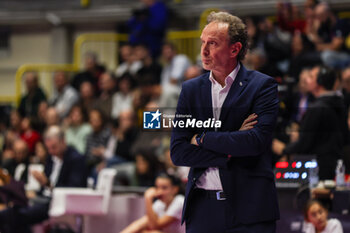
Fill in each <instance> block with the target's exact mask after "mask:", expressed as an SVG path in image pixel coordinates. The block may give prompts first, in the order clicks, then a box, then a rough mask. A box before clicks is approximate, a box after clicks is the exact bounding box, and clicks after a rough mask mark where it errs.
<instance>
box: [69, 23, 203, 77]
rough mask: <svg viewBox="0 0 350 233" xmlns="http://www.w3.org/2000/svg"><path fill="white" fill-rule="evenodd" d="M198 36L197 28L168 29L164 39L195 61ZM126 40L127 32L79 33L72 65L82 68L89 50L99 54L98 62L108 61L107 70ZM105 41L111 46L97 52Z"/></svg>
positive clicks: (198, 48)
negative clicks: (83, 59) (189, 29)
mask: <svg viewBox="0 0 350 233" xmlns="http://www.w3.org/2000/svg"><path fill="white" fill-rule="evenodd" d="M199 37H200V31H199V30H194V31H170V32H168V33H167V37H166V39H167V40H168V41H170V42H172V43H174V44H175V45H176V47H177V49H178V52H179V53H182V54H186V55H187V56H188V57H189V58H190V59H191V60H192V61H193V62H195V61H196V58H197V55H198V54H199V51H200V43H199ZM126 41H128V35H127V34H117V33H93V34H83V35H80V36H79V37H77V39H76V40H75V43H74V65H76V66H77V67H79V68H82V67H83V63H82V57H83V56H84V54H85V53H86V52H88V51H89V52H96V53H98V54H99V55H100V57H99V60H100V62H102V63H104V62H105V63H109V64H107V66H108V68H109V70H113V69H115V68H116V65H117V64H118V47H119V43H120V42H126ZM106 42H111V43H112V44H111V45H112V46H110V47H109V49H102V50H104V51H106V53H103V52H102V53H101V52H99V51H101V48H100V47H101V46H107V45H106V44H105V43H106ZM101 43H102V44H101ZM89 44H90V45H89ZM98 44H100V45H98ZM113 45H114V46H113ZM84 46H85V48H84ZM99 46H100V47H99ZM105 56H108V57H109V58H110V59H106V57H105ZM111 58H112V59H111Z"/></svg>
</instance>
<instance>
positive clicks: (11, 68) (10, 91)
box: [0, 32, 51, 100]
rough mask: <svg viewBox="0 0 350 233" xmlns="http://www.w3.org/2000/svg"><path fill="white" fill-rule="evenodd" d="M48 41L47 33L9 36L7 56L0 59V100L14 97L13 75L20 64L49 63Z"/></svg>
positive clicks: (45, 83)
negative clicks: (5, 97) (4, 97)
mask: <svg viewBox="0 0 350 233" xmlns="http://www.w3.org/2000/svg"><path fill="white" fill-rule="evenodd" d="M50 39H51V38H50V33H49V32H48V33H33V34H27V33H26V34H12V35H11V36H10V52H9V56H8V57H6V58H0V100H1V97H3V96H14V95H15V73H16V71H17V69H18V68H19V67H20V66H21V65H22V64H28V63H31V64H33V63H49V62H50V46H51V43H50ZM44 81H45V80H41V82H43V84H44V85H45V86H47V85H48V84H47V82H44ZM46 81H47V80H46Z"/></svg>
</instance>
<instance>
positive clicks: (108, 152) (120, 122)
mask: <svg viewBox="0 0 350 233" xmlns="http://www.w3.org/2000/svg"><path fill="white" fill-rule="evenodd" d="M137 133H138V130H137V128H136V124H135V114H134V112H133V111H132V110H126V111H123V112H121V113H120V116H119V118H118V119H115V120H113V121H112V134H111V136H110V137H109V139H108V143H107V146H106V149H105V151H104V154H103V157H104V159H105V161H104V163H105V165H104V166H107V167H109V166H112V165H114V164H119V163H124V162H130V161H135V158H134V156H133V155H132V153H131V148H132V147H133V144H134V142H135V139H136V137H137Z"/></svg>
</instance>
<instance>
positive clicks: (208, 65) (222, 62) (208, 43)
mask: <svg viewBox="0 0 350 233" xmlns="http://www.w3.org/2000/svg"><path fill="white" fill-rule="evenodd" d="M228 38H229V37H228V24H226V23H218V22H211V23H210V24H208V25H207V26H206V27H205V28H204V29H203V32H202V35H201V41H202V46H201V56H202V63H203V68H204V69H206V70H212V71H213V72H214V73H215V71H218V72H220V71H221V70H224V69H225V68H227V65H228V64H229V61H230V60H232V55H231V53H232V45H230V44H229V39H228Z"/></svg>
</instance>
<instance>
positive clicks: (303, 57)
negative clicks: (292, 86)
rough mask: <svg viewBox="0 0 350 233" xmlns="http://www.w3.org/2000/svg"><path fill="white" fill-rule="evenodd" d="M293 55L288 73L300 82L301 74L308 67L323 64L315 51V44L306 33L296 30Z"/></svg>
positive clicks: (293, 40) (292, 44)
mask: <svg viewBox="0 0 350 233" xmlns="http://www.w3.org/2000/svg"><path fill="white" fill-rule="evenodd" d="M291 49H292V56H291V59H290V64H289V68H288V75H289V76H290V77H292V78H293V79H294V82H295V83H296V82H298V78H299V74H300V72H301V70H302V69H304V68H306V67H313V66H315V65H317V64H322V61H321V58H320V56H319V54H318V53H317V52H315V45H314V44H313V43H312V42H311V41H310V40H309V39H308V37H307V36H306V35H305V34H302V33H300V32H299V31H295V32H294V34H293V38H292V43H291Z"/></svg>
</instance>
